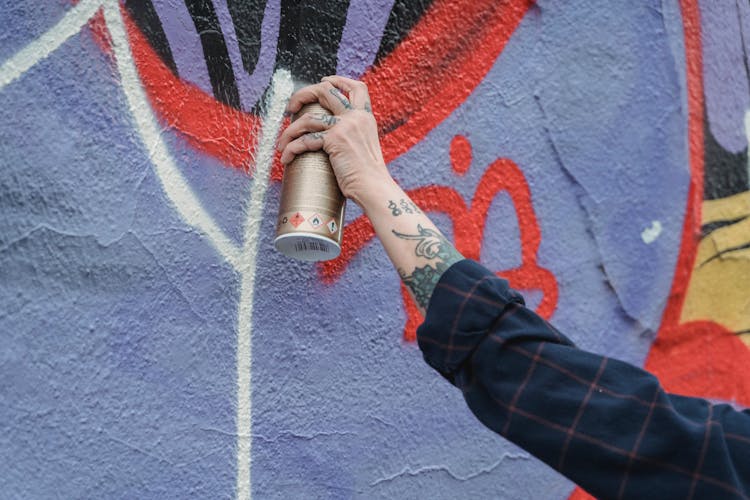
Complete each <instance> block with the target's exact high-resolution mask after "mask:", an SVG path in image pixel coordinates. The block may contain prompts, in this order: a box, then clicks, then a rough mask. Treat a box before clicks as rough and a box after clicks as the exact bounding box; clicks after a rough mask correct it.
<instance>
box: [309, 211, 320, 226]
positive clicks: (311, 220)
mask: <svg viewBox="0 0 750 500" xmlns="http://www.w3.org/2000/svg"><path fill="white" fill-rule="evenodd" d="M308 222H309V223H310V225H311V226H312V227H314V228H315V229H317V228H318V226H320V225H321V224H323V217H321V216H320V215H318V214H314V215H313V216H312V217H310V218H309V219H308Z"/></svg>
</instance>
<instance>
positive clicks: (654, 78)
mask: <svg viewBox="0 0 750 500" xmlns="http://www.w3.org/2000/svg"><path fill="white" fill-rule="evenodd" d="M719 3H722V2H718V3H717V5H718V4H719ZM729 3H731V5H732V8H731V9H724V8H718V7H714V4H713V3H710V4H709V2H703V1H701V2H697V3H696V2H692V1H688V0H683V1H680V0H661V1H656V0H654V1H651V0H649V1H644V2H640V4H639V5H637V6H634V5H632V4H631V3H622V4H621V3H618V2H610V3H607V4H606V5H605V4H604V3H602V2H593V1H590V0H571V1H568V2H562V3H561V2H554V1H547V0H540V1H538V2H536V3H533V2H526V1H515V0H508V1H503V2H494V1H493V2H453V3H452V4H451V2H446V1H440V0H434V1H430V0H421V1H419V2H407V1H403V0H380V1H377V2H365V1H363V0H349V1H345V0H338V1H334V0H331V1H318V2H310V3H306V4H305V5H306V6H304V7H301V6H298V5H297V3H296V2H291V1H284V0H268V1H266V2H262V1H251V0H248V1H246V2H240V1H229V0H227V1H223V0H214V1H213V2H208V1H197V0H196V1H187V2H185V3H179V2H177V3H175V2H168V1H162V0H141V1H138V2H126V3H125V4H122V5H120V4H118V3H116V2H114V3H113V2H109V3H106V2H105V3H103V2H101V1H98V0H93V1H92V0H89V1H80V2H78V3H76V4H75V5H73V4H72V3H68V2H65V1H63V0H58V1H55V2H10V1H5V2H4V5H3V8H2V9H0V24H1V25H2V26H4V27H5V29H4V30H3V32H2V34H0V123H2V125H0V127H2V132H1V133H0V342H1V344H2V347H0V463H2V464H3V473H2V474H0V492H2V494H0V496H2V497H5V498H46V497H52V496H61V497H65V498H80V497H85V498H88V497H112V498H186V497H200V498H226V497H238V498H248V497H249V496H250V495H251V494H252V495H253V496H255V497H256V498H279V499H286V498H368V499H369V498H425V499H427V498H429V499H440V498H445V499H448V498H468V497H473V498H567V497H568V496H569V495H570V494H571V492H572V491H573V489H574V486H573V485H572V484H571V483H570V482H569V481H567V480H566V479H565V478H563V477H562V476H560V475H558V474H557V473H556V472H554V471H553V470H551V469H550V468H548V467H547V466H545V465H543V464H541V463H540V462H538V461H537V460H536V459H534V458H533V457H531V456H530V455H529V454H527V453H526V452H524V451H523V450H520V449H518V448H517V447H515V446H514V445H512V444H510V443H508V442H506V441H504V440H503V439H501V438H500V437H498V436H496V435H494V434H492V433H491V432H490V431H488V430H486V429H485V428H483V427H482V426H481V425H480V424H479V423H478V422H477V421H476V419H475V418H474V417H473V416H472V415H471V413H470V412H469V410H468V409H467V408H466V406H465V404H464V402H463V400H462V397H461V394H460V393H459V392H458V391H456V390H455V388H453V387H452V386H450V385H449V384H448V383H446V382H445V381H444V380H443V379H442V378H441V377H440V376H439V375H437V374H436V373H434V372H433V371H431V369H430V368H429V367H428V366H427V365H426V364H425V363H424V362H423V361H422V359H421V355H420V352H419V350H418V348H417V346H416V344H415V343H413V342H411V341H409V338H410V332H413V322H414V321H415V320H416V318H415V317H414V315H413V314H414V313H413V310H412V306H411V305H410V304H409V303H404V300H403V298H402V291H401V286H400V281H399V278H398V275H397V273H396V272H395V271H394V270H393V269H392V268H391V267H390V265H389V262H388V259H387V256H386V255H385V253H384V251H383V249H382V247H381V246H380V245H379V243H377V242H376V241H372V242H369V241H370V240H369V236H368V232H367V229H366V227H365V226H366V224H365V222H366V221H363V220H362V219H361V218H360V216H361V214H360V213H359V212H358V209H357V208H356V207H355V206H354V205H353V204H350V205H349V213H348V215H347V220H348V221H349V223H350V225H349V227H348V228H347V229H345V233H344V238H345V240H347V238H348V242H347V243H346V245H348V247H349V248H352V249H356V251H355V250H352V251H351V252H350V253H349V254H347V255H348V256H345V258H344V259H342V260H340V261H339V262H337V263H336V264H334V265H332V266H329V267H320V266H318V267H316V266H315V265H312V264H307V263H300V262H295V261H290V260H288V259H286V258H285V257H283V256H281V255H280V254H278V253H276V252H275V251H274V250H273V245H272V239H273V235H274V224H275V216H276V211H277V207H278V201H279V188H280V184H279V183H278V182H277V179H278V165H277V163H276V160H275V159H274V155H273V143H274V141H275V137H276V135H277V134H278V131H279V129H280V127H281V126H283V116H282V111H283V105H284V103H285V100H286V98H288V96H289V94H290V93H291V91H292V88H293V86H295V85H299V84H300V82H302V81H311V80H315V79H317V78H319V77H321V76H323V75H325V74H329V73H334V72H338V73H341V74H345V75H349V76H353V77H362V78H365V79H369V80H368V83H370V89H371V91H372V92H373V103H374V104H376V103H378V102H380V103H382V104H381V106H380V109H375V112H376V114H377V113H380V114H379V117H380V118H382V120H381V123H390V124H391V125H392V126H389V127H390V128H389V129H387V130H384V131H383V134H384V140H383V142H384V150H385V152H386V156H387V157H388V158H389V168H390V170H391V172H392V173H393V175H394V176H395V178H396V179H397V180H398V181H399V182H400V183H401V184H402V185H403V186H404V188H405V189H407V190H410V191H412V192H414V193H416V195H417V197H419V196H423V200H422V201H423V203H426V204H428V205H429V204H431V203H432V205H430V206H431V212H432V215H434V217H435V220H436V223H437V224H438V225H439V226H440V227H441V228H442V229H443V230H444V231H445V233H446V234H448V235H451V236H455V237H456V241H457V245H458V246H459V250H462V251H464V252H465V254H466V255H468V256H471V257H473V258H478V259H479V260H480V261H481V262H482V263H484V264H485V265H487V266H488V267H490V268H491V269H493V270H495V271H497V272H499V273H501V274H503V275H506V276H508V277H513V279H515V280H517V281H516V286H518V287H519V288H523V289H524V291H525V292H526V293H527V297H528V299H529V302H530V303H531V304H532V305H533V306H534V307H538V308H539V310H540V313H542V314H544V315H546V316H548V317H550V318H551V320H552V322H553V323H554V324H555V325H556V326H557V327H558V328H559V329H561V330H562V331H564V332H566V333H567V334H568V335H569V336H570V337H571V338H573V339H574V340H575V341H576V342H577V343H578V344H579V345H580V346H581V347H583V348H586V349H589V350H593V351H596V352H600V353H606V354H609V355H612V356H614V357H617V358H620V359H623V360H626V361H629V362H631V363H635V364H637V365H644V364H645V363H646V362H647V357H648V356H649V353H650V352H651V355H652V356H653V355H655V354H654V352H655V351H653V350H652V347H653V346H654V345H655V344H654V339H655V338H657V336H658V337H659V338H665V337H664V336H665V335H668V334H669V332H670V331H671V330H669V329H668V328H666V326H665V325H666V323H667V319H665V318H667V317H671V316H670V314H671V313H668V311H672V310H674V311H677V312H676V313H675V318H676V319H675V321H682V322H683V323H685V324H687V323H688V322H691V321H698V320H700V321H710V322H711V324H715V325H720V326H721V328H724V329H726V330H727V331H730V332H733V333H736V334H737V335H736V336H734V337H733V338H734V339H735V340H737V346H739V349H740V350H737V349H736V348H734V349H733V352H734V353H735V354H733V355H736V356H738V358H737V360H739V361H737V363H740V362H743V363H744V360H745V359H746V357H747V355H748V353H747V346H746V343H749V342H748V340H747V337H748V336H749V335H750V324H748V318H750V310H749V309H748V306H747V304H746V303H745V302H743V301H742V297H747V295H748V292H750V289H749V288H748V287H749V285H748V284H747V283H750V266H748V264H747V262H750V257H749V256H750V254H748V252H750V241H748V237H747V235H748V234H750V231H746V230H745V229H743V228H746V226H747V224H748V221H750V219H749V218H748V215H750V193H749V192H748V161H747V144H748V141H747V131H746V127H745V121H746V112H747V109H748V107H749V106H750V103H749V102H748V100H749V99H750V98H749V97H748V96H749V95H750V90H749V89H748V72H747V67H748V61H747V51H746V50H745V47H744V45H743V43H742V40H748V39H750V38H748V36H747V32H746V31H745V30H746V29H747V28H748V26H750V24H748V23H750V11H748V9H747V8H746V6H744V7H743V6H740V7H737V6H735V4H734V2H729ZM464 4H465V5H464ZM450 5H453V7H451V6H450ZM471 5H473V6H474V7H471ZM456 6H458V7H456ZM451 9H453V10H451ZM472 9H473V10H472ZM482 9H485V10H482ZM696 13H697V14H696ZM696 15H697V16H699V17H698V18H699V20H700V24H699V25H698V26H699V28H698V36H697V37H693V34H694V33H695V29H696V25H695V24H690V23H688V22H686V20H687V19H693V17H691V16H696ZM472 16H474V17H472ZM482 19H483V20H485V21H486V23H483V22H478V20H482ZM511 19H517V22H512V21H511ZM467 23H468V24H467ZM472 23H473V24H472ZM451 26H470V27H472V29H463V28H462V29H461V30H458V29H456V31H452V30H451V29H450V27H451ZM686 26H688V28H690V30H688V29H686V28H685V27H686ZM495 29H496V30H498V31H497V33H500V34H505V35H503V36H506V35H507V36H506V38H507V42H505V43H504V45H501V46H497V47H496V49H495V48H492V47H494V46H492V47H490V45H491V44H489V42H488V43H487V44H478V42H479V41H481V40H488V41H492V40H496V39H497V36H500V35H497V36H496V35H495V32H494V31H492V30H495ZM691 30H692V31H691ZM743 32H745V35H743ZM691 37H692V38H691ZM462 41H463V43H462ZM696 44H697V45H696ZM696 46H697V47H698V51H696V50H695V47H696ZM446 47H447V48H446ZM492 50H496V53H495V52H492ZM441 51H442V52H441ZM404 54H407V55H409V57H412V59H409V58H408V57H406V55H404ZM441 54H442V56H441ZM443 56H444V58H443V59H440V60H438V58H439V57H443ZM696 57H697V58H698V59H697V60H698V61H699V62H701V63H702V64H701V65H700V66H697V68H699V71H698V73H697V75H698V79H697V80H696V73H694V72H691V71H692V70H691V68H692V67H693V66H691V64H690V63H691V61H694V60H695V58H696ZM415 58H416V59H415ZM420 65H421V66H420ZM414 67H418V68H420V70H419V72H413V71H412V70H413V68H414ZM485 67H486V69H481V70H480V68H485ZM442 68H446V69H442ZM420 74H422V75H431V76H430V78H425V79H424V80H419V79H418V76H419V75H420ZM414 75H416V76H414ZM727 75H729V76H727ZM394 82H395V83H394ZM696 82H698V83H701V84H702V85H703V86H699V90H700V92H698V93H697V94H694V93H693V91H694V90H695V88H696V87H695V85H696ZM388 85H393V86H394V87H388ZM395 87H398V88H399V89H400V91H399V92H397V91H396V90H394V88H395ZM385 89H389V90H388V92H386V91H385ZM703 102H705V108H703V107H702V106H699V108H700V109H705V120H702V117H703V115H700V116H699V118H701V120H700V121H699V122H695V121H693V120H695V116H696V115H695V114H694V110H695V109H696V108H695V106H696V103H698V104H703ZM394 103H395V104H394ZM407 108H408V109H409V111H408V113H407V112H406V111H404V113H405V114H404V118H403V119H402V120H401V121H398V120H397V119H396V118H394V117H398V116H400V115H399V114H398V112H399V110H401V109H407ZM434 110H437V111H434ZM388 120H392V121H390V122H389V121H388ZM420 120H422V121H420ZM420 123H425V124H427V125H425V126H422V125H420ZM696 123H698V125H699V127H698V128H696V127H695V124H696ZM420 127H421V128H420ZM696 130H698V131H702V134H703V135H701V136H700V139H701V140H698V141H697V142H694V141H695V140H696V135H695V133H696ZM399 134H400V135H399ZM457 136H461V139H456V137H457ZM457 141H458V142H457ZM696 144H698V146H700V148H701V149H699V150H696V149H694V148H695V147H696ZM452 145H453V148H452ZM461 147H462V148H463V149H460V148H461ZM469 147H470V149H469ZM399 148H400V149H399ZM457 148H459V149H457ZM696 151H698V152H697V153H696ZM469 153H470V156H469ZM498 160H504V161H506V162H509V163H507V164H511V163H512V164H513V165H515V166H517V167H518V172H519V175H520V177H519V178H518V179H517V181H513V183H512V185H511V186H510V187H508V186H506V187H502V186H501V185H500V184H492V181H491V180H490V178H489V177H488V176H487V173H488V172H490V171H492V168H494V167H493V165H494V164H496V162H497V161H498ZM698 161H700V165H699V166H697V165H698V163H697V162H698ZM509 175H510V174H508V176H509ZM508 178H509V177H508ZM435 187H439V188H440V189H443V191H441V192H450V193H452V195H455V196H456V197H457V199H462V200H464V203H465V204H466V206H467V208H466V209H462V210H464V212H462V213H459V212H460V210H459V208H458V205H457V204H456V203H454V202H452V201H446V200H445V199H436V198H434V197H432V198H431V197H430V195H429V194H425V193H427V192H428V191H429V190H430V189H433V188H435ZM420 193H421V194H420ZM523 193H527V194H528V200H527V201H528V203H525V204H519V201H518V200H520V199H522V198H523V196H522V195H523ZM691 197H693V198H691ZM524 199H525V198H524ZM691 199H695V200H697V205H691V202H690V200H691ZM704 199H705V200H704ZM481 203H488V204H489V207H490V208H489V211H488V214H487V217H486V219H485V220H479V219H478V218H477V216H476V214H475V213H474V212H472V211H471V206H472V204H473V205H478V204H481ZM701 207H703V210H701ZM701 216H702V217H703V219H701ZM694 219H695V220H694ZM693 222H695V224H693ZM701 229H702V232H701ZM716 231H720V232H718V233H717V232H716ZM531 233H533V234H537V236H536V237H534V236H533V234H532V236H529V234H531ZM535 238H536V239H535ZM716 241H722V242H729V243H726V244H724V246H723V247H721V248H719V247H717V245H719V243H716ZM535 245H536V246H535ZM711 245H713V246H711ZM709 247H710V248H709ZM712 248H713V250H711V249H712ZM701 249H703V250H701ZM702 251H703V252H704V253H703V254H701V253H700V252H702ZM712 251H713V253H711V252H712ZM706 252H708V253H706ZM474 253H475V255H474ZM696 255H697V256H698V257H696ZM701 255H703V257H700V256H701ZM719 255H721V256H723V257H725V256H731V257H733V259H730V260H731V263H729V264H727V263H726V262H725V260H726V259H723V258H722V259H718V257H717V256H719ZM713 257H717V258H715V259H714V258H713ZM701 258H703V259H704V260H701ZM528 259H531V260H533V264H534V265H533V266H531V265H529V266H527V265H526V264H528V263H529V262H528ZM706 259H708V260H706ZM707 262H708V263H710V266H709V267H705V266H704V267H700V266H701V265H708V264H707ZM727 266H730V267H727ZM694 267H695V271H693V268H694ZM534 270H543V271H544V272H542V271H539V272H540V273H541V274H539V276H543V278H539V280H537V281H534V280H535V279H536V278H535V276H537V275H536V274H534V272H536V271H534ZM532 271H533V272H532ZM514 273H516V274H514ZM722 294H723V295H722ZM716 295H720V296H723V297H729V299H727V300H724V301H723V302H722V303H727V302H728V303H729V305H728V306H727V307H726V308H725V309H726V310H727V311H724V309H722V310H721V311H719V312H716V311H718V310H719V309H718V308H717V307H715V304H713V305H712V302H711V300H713V299H711V298H710V297H713V296H716ZM683 303H684V307H683ZM674 308H676V309H674ZM656 345H658V342H657V344H656ZM653 349H657V347H653ZM743 349H744V351H743ZM654 359H656V361H654ZM671 359H673V363H674V365H675V366H676V367H677V368H679V367H680V366H682V367H686V366H688V365H689V364H690V359H683V358H677V357H674V358H671ZM716 361H717V359H716V358H713V357H711V356H709V355H708V354H707V355H706V356H705V359H703V358H701V363H696V365H695V366H694V367H693V368H692V370H693V371H692V372H691V373H692V374H693V375H695V374H698V375H700V374H702V373H704V371H710V370H709V369H710V367H711V366H712V363H715V362H716ZM651 363H652V364H650V365H649V368H651V369H654V370H656V371H657V372H659V373H660V375H663V376H665V377H667V376H668V375H669V374H671V373H673V372H672V371H670V369H672V368H665V364H664V363H662V364H659V363H660V362H659V361H658V359H657V358H653V359H652V360H651ZM740 364H741V363H740ZM677 368H674V369H677ZM659 370H661V371H659ZM688 372H689V370H688ZM734 375H737V377H739V378H741V377H740V376H739V375H738V374H737V373H735V374H734ZM739 378H738V379H735V378H732V376H731V374H730V375H727V376H726V377H725V378H724V380H725V383H726V387H725V389H726V391H725V392H720V393H718V392H717V393H707V392H706V391H704V390H703V389H702V388H701V387H693V386H690V385H689V384H688V385H679V382H680V380H682V379H680V380H676V379H675V380H676V381H675V380H672V379H668V380H669V383H670V384H672V383H674V384H675V387H679V388H680V389H681V390H683V392H691V391H692V392H695V393H701V394H703V395H706V396H707V397H712V398H718V399H731V400H733V401H734V402H735V403H738V404H741V405H747V404H748V402H749V401H750V388H748V387H747V386H746V385H742V384H746V382H741V381H738V380H739ZM714 385H716V384H714ZM718 385H719V386H721V384H718ZM726 394H734V396H733V397H729V396H725V395H726Z"/></svg>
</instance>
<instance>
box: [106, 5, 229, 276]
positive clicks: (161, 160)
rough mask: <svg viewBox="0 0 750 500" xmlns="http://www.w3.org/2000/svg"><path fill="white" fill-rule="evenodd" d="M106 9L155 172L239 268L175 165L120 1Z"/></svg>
mask: <svg viewBox="0 0 750 500" xmlns="http://www.w3.org/2000/svg"><path fill="white" fill-rule="evenodd" d="M103 9H104V19H105V21H106V23H107V28H108V29H109V33H110V35H111V36H112V48H113V50H114V53H115V61H116V63H117V71H118V72H119V73H120V81H121V82H122V88H123V91H124V93H125V97H126V99H127V101H128V107H129V109H130V113H131V115H132V116H133V120H134V121H135V126H136V127H135V128H136V130H137V131H138V133H139V134H140V136H141V140H142V141H143V144H144V146H146V149H147V150H148V154H149V157H150V158H151V160H152V161H153V164H154V170H155V171H156V174H157V177H158V178H159V180H160V181H161V184H162V188H163V189H164V192H165V193H166V195H167V197H168V198H169V200H170V201H171V202H172V205H174V207H175V209H176V210H177V212H178V213H179V214H180V215H181V216H182V218H183V219H184V220H185V222H187V223H188V224H190V225H192V226H194V227H195V228H197V229H199V230H200V231H202V232H203V233H204V234H205V235H206V237H207V238H208V240H209V241H210V242H211V243H212V244H213V246H214V247H215V248H216V250H217V251H218V252H219V253H220V254H221V256H222V257H224V258H225V259H226V260H227V262H229V263H230V264H231V265H232V266H233V267H234V268H235V269H237V268H238V266H239V262H240V258H239V257H240V250H239V248H238V247H237V246H236V245H235V244H234V243H233V242H232V241H231V240H230V239H229V237H228V236H227V235H226V234H224V232H223V231H222V230H221V229H220V228H219V226H218V225H217V224H216V222H215V221H214V220H213V219H212V218H211V216H210V215H208V212H206V210H205V209H204V208H203V206H202V205H201V203H200V200H198V197H196V196H195V194H194V193H193V191H192V189H190V186H189V185H188V183H187V181H186V180H185V178H184V177H183V176H182V174H181V173H180V171H179V169H178V168H177V165H175V163H174V160H173V159H172V156H171V155H170V153H169V149H168V148H167V145H166V144H165V143H164V140H163V139H162V137H161V130H160V129H159V126H158V123H157V121H156V117H155V116H154V114H153V112H152V110H151V104H150V103H149V102H148V99H147V97H146V93H145V91H144V90H143V86H142V85H141V80H140V77H139V76H138V71H137V69H136V67H135V62H134V61H133V56H132V54H131V52H130V46H129V44H128V36H127V33H126V32H125V23H124V22H123V19H122V13H121V12H120V7H119V5H118V3H117V1H108V2H106V3H104V4H103Z"/></svg>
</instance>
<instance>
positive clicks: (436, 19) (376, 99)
mask: <svg viewBox="0 0 750 500" xmlns="http://www.w3.org/2000/svg"><path fill="white" fill-rule="evenodd" d="M532 5H534V1H533V0H469V1H455V0H436V1H435V2H434V3H433V5H432V6H431V7H430V9H429V10H428V11H427V12H426V13H425V15H424V16H423V17H422V19H421V20H420V22H418V23H417V24H416V25H415V27H414V28H413V29H412V30H411V31H410V33H409V35H408V36H407V37H406V38H404V40H403V41H402V42H401V44H400V45H399V46H398V47H396V48H395V49H394V50H393V52H391V53H390V54H389V55H388V56H387V57H385V58H384V59H383V61H381V63H380V64H379V65H378V66H376V67H374V68H373V69H372V70H371V71H369V72H367V73H366V74H365V75H364V76H363V77H362V80H363V81H364V82H365V83H367V85H368V87H369V89H370V97H371V100H372V108H373V112H374V113H375V117H376V118H377V120H378V124H379V125H380V130H381V136H382V139H381V143H382V146H383V154H384V156H385V160H386V162H390V161H391V160H393V159H394V158H396V157H398V156H399V155H401V154H403V153H405V152H406V151H408V150H409V148H411V147H412V146H414V145H415V144H417V143H418V142H419V141H420V140H421V139H422V138H423V137H424V136H425V135H426V134H427V132H429V131H430V130H432V129H433V128H435V126H436V125H437V124H438V123H440V122H441V121H443V120H444V119H445V118H446V117H447V116H448V115H450V114H451V113H452V112H453V110H454V109H456V108H457V107H458V105H459V104H461V103H462V102H464V101H465V100H466V98H467V97H468V96H469V95H470V94H471V93H472V92H473V91H474V88H475V87H476V86H477V85H478V84H479V82H481V81H482V79H483V78H484V77H485V75H486V74H487V72H488V71H489V70H490V69H491V68H492V66H493V64H494V63H495V61H496V60H497V58H498V57H499V56H500V53H501V52H502V51H503V48H505V44H506V43H507V42H508V40H509V39H510V37H511V36H512V35H513V32H514V31H515V30H516V28H517V27H518V25H519V24H520V22H521V20H522V19H523V17H524V15H525V14H526V12H527V11H528V10H529V8H530V7H531V6H532Z"/></svg>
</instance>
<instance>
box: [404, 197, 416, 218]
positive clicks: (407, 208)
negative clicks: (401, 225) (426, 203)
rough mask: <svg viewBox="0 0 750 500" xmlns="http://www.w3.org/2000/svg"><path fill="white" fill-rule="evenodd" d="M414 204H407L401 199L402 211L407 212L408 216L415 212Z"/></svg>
mask: <svg viewBox="0 0 750 500" xmlns="http://www.w3.org/2000/svg"><path fill="white" fill-rule="evenodd" d="M412 205H413V204H412V203H407V202H406V200H405V199H403V198H401V210H403V211H404V212H406V213H407V214H413V213H414V210H412V208H411V207H412Z"/></svg>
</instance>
